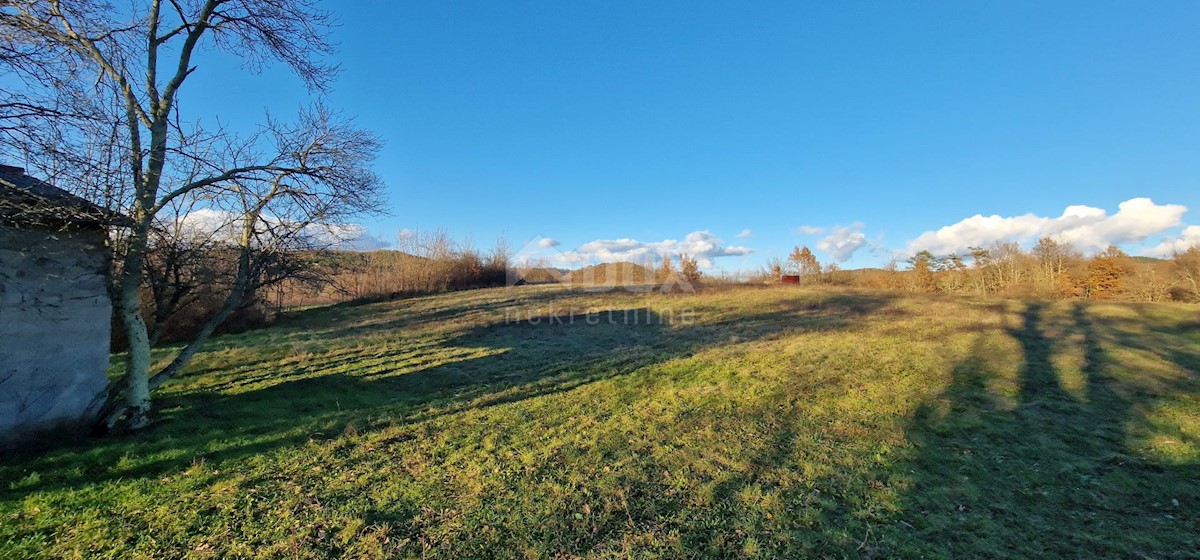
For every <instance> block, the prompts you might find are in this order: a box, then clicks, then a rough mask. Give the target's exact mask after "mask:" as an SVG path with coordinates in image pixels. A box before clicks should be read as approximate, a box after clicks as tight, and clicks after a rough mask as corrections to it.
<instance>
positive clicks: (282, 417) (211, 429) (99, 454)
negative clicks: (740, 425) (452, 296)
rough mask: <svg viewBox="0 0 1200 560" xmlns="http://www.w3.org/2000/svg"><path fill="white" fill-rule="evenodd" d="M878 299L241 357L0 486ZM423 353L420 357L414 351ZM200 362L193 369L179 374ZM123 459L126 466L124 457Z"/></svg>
mask: <svg viewBox="0 0 1200 560" xmlns="http://www.w3.org/2000/svg"><path fill="white" fill-rule="evenodd" d="M556 297H557V298H561V297H563V294H561V293H558V292H553V291H550V292H549V293H547V294H541V293H539V294H535V297H534V298H532V300H531V299H530V298H523V299H521V300H502V301H498V302H491V303H488V304H487V305H488V306H489V309H491V310H493V311H494V310H495V309H499V308H500V307H502V306H504V305H511V304H513V303H514V302H516V303H522V304H529V303H530V302H531V301H532V302H533V303H540V302H543V301H549V300H551V299H554V298H556ZM890 299H891V298H890V297H887V296H873V295H837V296H832V297H828V298H824V299H821V300H819V301H811V300H805V299H799V298H797V299H795V300H788V301H787V302H786V303H784V304H782V306H780V307H776V308H772V309H769V310H764V311H762V312H761V313H749V314H738V315H736V316H729V317H723V318H718V319H715V320H711V321H705V320H704V318H703V317H699V318H696V317H692V318H688V317H684V316H683V315H682V314H675V313H672V314H671V315H670V316H664V315H660V314H659V312H658V311H655V310H653V309H650V308H645V307H641V308H637V307H635V308H624V309H617V310H614V311H607V312H602V313H598V314H597V313H592V314H583V315H579V316H575V317H574V318H573V320H570V321H565V320H564V318H563V317H556V316H553V314H551V315H542V316H529V317H524V318H521V320H519V321H513V322H501V323H497V322H492V323H487V324H483V325H481V326H478V327H475V328H469V329H467V330H466V331H464V332H460V333H458V334H457V335H455V336H452V337H450V338H444V339H437V340H435V341H433V342H427V343H421V344H417V345H402V346H398V347H396V348H388V347H386V346H385V347H383V348H379V347H367V348H361V347H356V346H354V345H353V344H347V345H346V346H345V347H342V348H338V349H337V350H334V351H330V352H328V353H325V354H319V355H315V356H311V357H309V358H307V359H305V360H303V361H299V362H297V363H291V364H288V365H286V366H284V367H277V366H273V365H272V364H270V363H253V364H249V365H248V366H247V369H246V370H245V373H244V375H243V374H242V373H241V372H240V371H239V372H238V374H237V376H238V378H237V379H231V380H230V381H229V384H226V385H218V386H216V387H214V388H210V389H207V390H196V391H188V392H185V393H176V394H171V395H169V396H166V397H165V398H162V399H161V400H160V401H159V403H158V406H159V407H160V409H161V410H162V417H161V418H160V420H159V421H158V422H156V423H155V425H154V426H153V427H151V428H150V429H148V430H147V431H145V432H142V433H139V434H136V435H125V436H116V437H112V438H111V439H109V440H105V441H96V442H89V443H87V444H84V445H77V446H72V447H67V448H60V449H57V450H50V452H48V453H44V454H25V455H20V454H10V456H9V457H6V458H5V462H6V463H7V465H6V466H5V467H2V468H0V474H3V475H5V477H4V478H6V479H11V480H14V481H15V480H17V479H18V478H20V477H21V476H23V473H28V472H30V471H37V472H38V478H37V481H33V482H26V483H20V484H12V483H10V484H6V485H5V487H3V488H0V496H2V497H3V498H4V499H14V498H19V497H20V496H22V495H25V494H28V493H30V492H35V491H43V490H54V489H71V488H78V487H83V486H88V485H93V484H98V483H103V482H106V481H113V480H126V481H128V480H136V479H148V480H151V479H155V478H158V477H162V476H165V475H168V474H171V473H174V472H178V471H180V470H183V469H186V468H187V467H188V466H189V465H191V464H193V463H194V462H196V461H205V462H207V463H209V464H213V465H216V464H219V463H223V462H228V461H237V460H241V459H244V458H246V457H248V456H252V455H259V454H269V453H272V452H274V451H275V450H278V449H281V448H285V447H291V446H297V445H301V444H304V443H305V442H307V441H309V440H313V439H318V440H319V439H332V438H336V437H339V436H341V435H342V434H344V433H346V432H347V431H348V430H353V431H355V432H357V431H360V430H372V429H378V428H382V427H388V426H397V425H407V424H413V423H417V422H422V421H425V420H429V419H432V418H436V417H439V416H442V415H447V414H454V413H457V412H462V411H465V410H472V409H483V408H487V407H492V406H497V405H502V404H505V403H512V402H518V401H523V400H526V399H532V398H537V397H539V396H543V395H547V394H552V393H560V392H565V391H570V390H573V389H575V388H577V387H580V386H583V385H586V384H589V383H594V382H597V381H601V380H606V379H613V378H617V377H620V376H624V375H627V374H629V373H631V372H634V371H636V370H638V369H640V368H644V367H648V366H652V365H654V364H658V363H662V362H666V361H669V360H673V359H676V358H680V357H686V356H688V355H691V354H692V353H694V352H696V351H699V350H703V349H704V348H706V347H709V346H711V345H714V344H726V343H743V342H752V341H755V340H759V339H763V338H769V337H772V336H777V335H779V334H780V333H783V332H788V331H792V330H795V329H802V330H812V331H825V330H837V329H846V328H849V327H851V326H853V325H855V324H856V322H858V321H862V320H865V319H866V318H867V317H869V316H870V315H871V314H873V313H875V312H877V311H878V310H879V309H880V308H882V307H884V306H885V305H886V304H887V303H888V302H889V301H890ZM467 303H468V304H470V302H469V301H468V302H467ZM342 311H345V310H342ZM477 311H479V308H478V307H477V306H474V307H473V306H470V305H468V306H464V307H454V308H450V309H433V310H427V311H425V312H423V313H421V314H420V315H419V316H417V317H405V318H401V319H398V320H394V321H387V322H382V323H380V324H377V325H372V326H370V327H369V328H370V332H373V331H376V330H379V331H382V330H387V329H404V328H410V327H414V326H419V325H420V323H421V322H427V321H436V320H439V319H447V318H451V317H455V316H458V315H462V314H465V313H475V312H477ZM699 313H703V311H699ZM340 318H341V320H349V319H352V318H361V315H345V316H340ZM631 318H632V319H631ZM631 321H632V322H631ZM693 321H696V322H693ZM322 327H323V328H322V329H321V332H322V335H321V336H323V337H328V336H353V335H355V334H363V333H364V332H367V331H363V330H361V329H363V328H366V327H348V328H341V327H339V326H338V325H337V324H336V323H333V324H329V323H324V324H323V325H322ZM285 328H290V329H299V328H300V327H299V326H295V325H293V326H291V327H287V326H285ZM255 340H256V339H255V338H254V337H231V338H229V339H226V340H224V341H221V342H223V343H224V344H218V346H219V347H223V348H230V347H237V345H238V344H242V345H246V346H252V345H253V344H254V342H255ZM423 354H429V358H428V359H422V355H423ZM397 364H403V365H402V366H401V365H397ZM240 366H242V364H234V365H232V366H230V368H232V369H234V370H239V369H240ZM212 373H215V372H213V371H206V370H201V371H200V372H198V373H192V374H190V375H189V376H191V377H194V376H197V375H207V374H212ZM256 384H261V386H257V385H256ZM131 457H132V458H133V460H129V461H125V459H128V458H131ZM125 463H128V465H129V466H127V467H126V466H122V465H123V464H125Z"/></svg>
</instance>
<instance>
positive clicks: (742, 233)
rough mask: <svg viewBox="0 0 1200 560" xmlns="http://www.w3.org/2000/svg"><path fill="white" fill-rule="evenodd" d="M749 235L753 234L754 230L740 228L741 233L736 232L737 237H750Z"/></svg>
mask: <svg viewBox="0 0 1200 560" xmlns="http://www.w3.org/2000/svg"><path fill="white" fill-rule="evenodd" d="M751 235H754V232H752V231H750V230H749V229H744V230H742V232H741V233H739V234H737V238H738V239H745V238H747V237H750V236H751Z"/></svg>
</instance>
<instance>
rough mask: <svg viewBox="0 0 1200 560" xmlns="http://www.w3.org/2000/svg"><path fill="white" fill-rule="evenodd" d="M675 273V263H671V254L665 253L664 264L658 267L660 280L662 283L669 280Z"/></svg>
mask: <svg viewBox="0 0 1200 560" xmlns="http://www.w3.org/2000/svg"><path fill="white" fill-rule="evenodd" d="M674 275H675V265H674V264H672V263H671V255H670V254H668V253H664V254H663V256H662V264H660V265H659V267H658V274H657V276H658V281H659V282H660V283H663V282H667V281H668V280H670V279H671V277H672V276H674Z"/></svg>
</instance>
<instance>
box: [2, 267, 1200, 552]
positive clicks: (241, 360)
mask: <svg viewBox="0 0 1200 560" xmlns="http://www.w3.org/2000/svg"><path fill="white" fill-rule="evenodd" d="M518 309H519V310H520V312H519V313H518V312H514V310H518ZM607 310H615V312H614V313H611V314H610V313H604V312H603V311H607ZM588 313H591V314H590V315H589V314H588ZM572 314H574V315H572ZM569 317H574V320H573V321H572V320H570V319H568V318H569ZM114 360H115V358H114ZM114 363H116V362H115V361H114ZM159 403H160V407H161V413H160V414H159V418H158V419H157V420H156V422H155V424H154V425H153V426H152V428H151V429H149V430H148V431H147V432H145V433H142V434H139V435H136V436H122V437H115V438H112V439H109V440H103V441H92V442H85V443H83V444H78V445H74V446H73V447H69V448H59V449H53V450H50V451H47V452H43V453H41V454H37V455H27V456H12V455H9V456H6V457H4V461H3V466H2V467H0V519H2V520H3V522H2V523H0V556H2V557H7V558H89V559H91V558H179V557H194V558H216V557H279V558H293V557H296V558H326V557H337V556H345V557H352V558H376V557H401V558H424V557H429V558H489V557H512V558H572V557H586V558H623V557H638V558H689V557H729V558H743V557H744V558H779V557H837V558H843V557H844V558H860V557H865V558H871V557H905V558H1006V557H1011V558H1045V557H1064V558H1094V557H1100V558H1196V557H1198V556H1200V307H1195V306H1183V305H1166V304H1161V305H1134V304H1092V303H1081V302H1022V301H1011V300H1010V301H1006V300H996V299H965V298H958V299H951V298H936V297H905V296H895V295H887V294H871V293H854V292H829V291H824V292H817V291H806V290H805V289H802V288H785V287H777V288H763V289H742V290H732V291H722V292H714V293H708V294H702V295H661V294H659V295H639V294H589V293H583V292H567V291H564V290H562V289H561V288H534V287H522V288H511V289H492V290H477V291H468V292H459V293H454V294H448V295H441V296H433V297H423V298H416V299H409V300H402V301H395V302H389V303H380V304H373V305H362V306H345V307H334V308H325V309H313V310H308V311H305V312H302V313H298V314H296V315H294V316H291V317H288V318H286V319H285V320H284V322H283V323H281V324H280V325H278V326H275V327H272V328H270V329H266V330H262V331H257V332H252V333H247V334H242V335H233V336H224V337H220V338H218V339H216V340H215V341H214V342H213V343H212V344H211V345H210V347H209V349H208V350H207V351H205V352H204V353H203V354H201V355H200V356H199V357H198V359H197V360H196V361H195V363H194V364H193V365H192V366H191V367H189V368H188V370H187V372H186V374H185V375H183V376H181V377H180V378H179V379H178V380H176V381H174V382H172V383H171V384H169V385H167V386H165V387H164V389H163V394H162V396H161V400H160V401H159Z"/></svg>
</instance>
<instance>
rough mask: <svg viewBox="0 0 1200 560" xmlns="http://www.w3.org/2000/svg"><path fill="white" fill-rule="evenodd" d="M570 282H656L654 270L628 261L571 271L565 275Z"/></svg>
mask: <svg viewBox="0 0 1200 560" xmlns="http://www.w3.org/2000/svg"><path fill="white" fill-rule="evenodd" d="M563 282H566V283H570V284H607V285H613V286H622V285H630V284H649V283H653V282H654V271H653V270H650V269H648V268H646V267H644V266H642V265H640V264H634V263H628V262H615V263H600V264H594V265H591V266H585V267H583V268H581V269H579V270H574V271H571V273H570V274H567V275H566V276H565V277H563Z"/></svg>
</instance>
